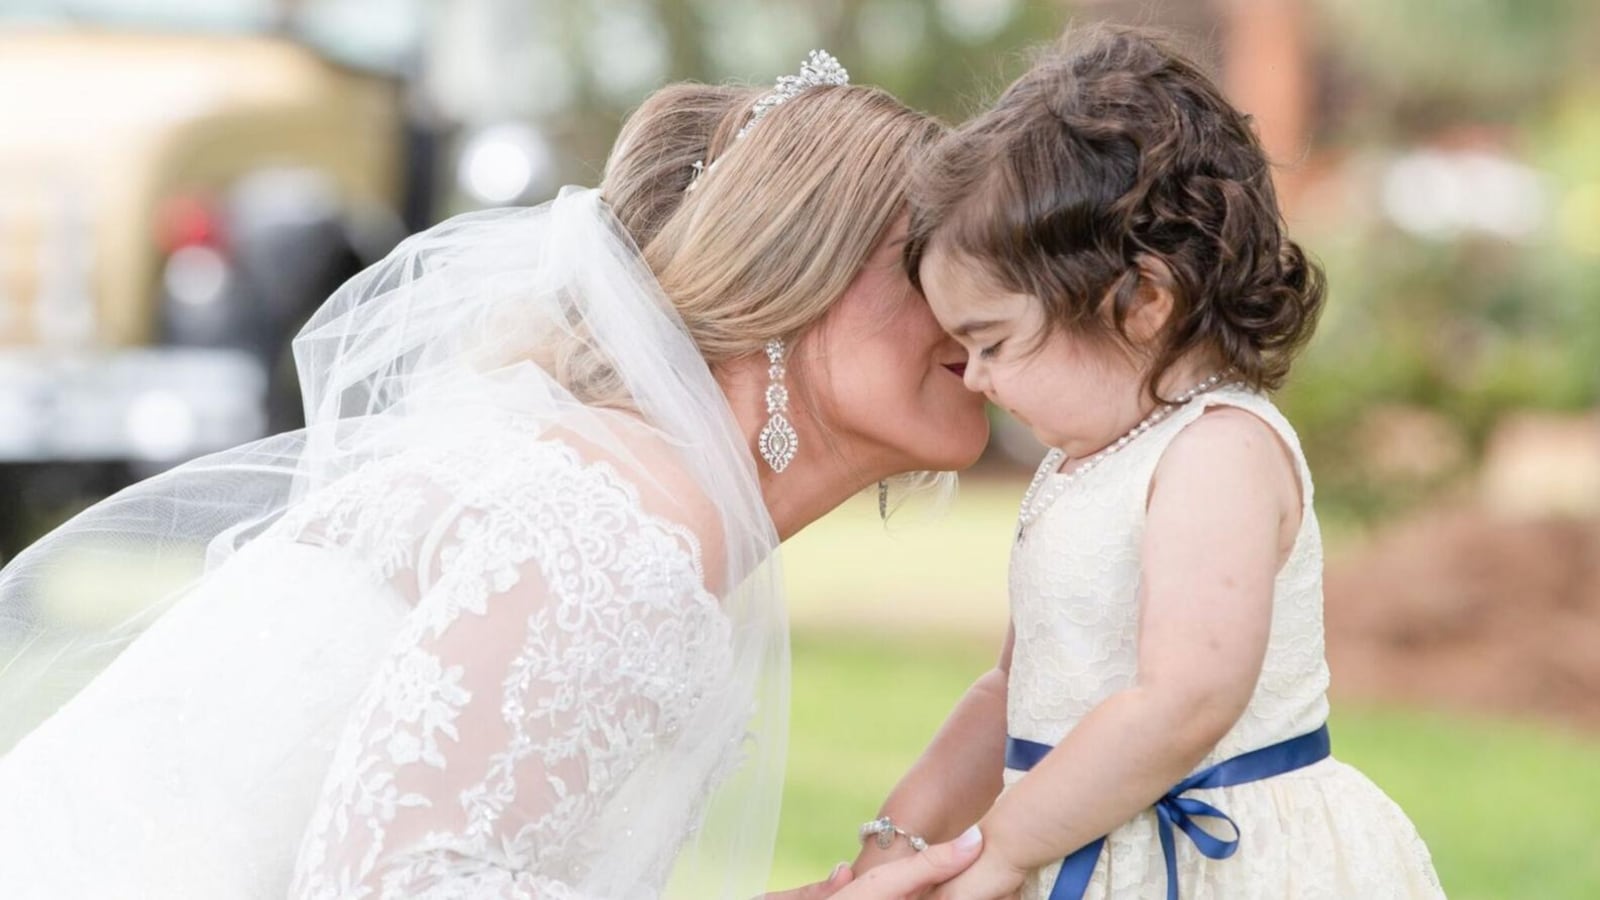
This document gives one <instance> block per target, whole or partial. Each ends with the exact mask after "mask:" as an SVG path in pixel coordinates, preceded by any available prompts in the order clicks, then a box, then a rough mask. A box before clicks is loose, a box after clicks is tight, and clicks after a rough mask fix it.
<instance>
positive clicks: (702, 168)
mask: <svg viewBox="0 0 1600 900" xmlns="http://www.w3.org/2000/svg"><path fill="white" fill-rule="evenodd" d="M849 83H850V73H849V71H847V70H846V69H845V67H844V66H842V65H840V64H839V61H838V60H837V59H834V58H833V54H831V53H829V52H828V51H826V50H813V51H811V53H810V54H808V55H807V56H806V59H805V62H803V63H801V64H800V74H798V75H783V76H780V77H779V78H778V83H777V85H776V86H774V87H773V89H772V90H770V91H768V92H766V93H765V94H762V95H761V99H759V100H757V101H756V105H755V107H754V108H753V109H752V110H751V112H750V121H748V122H746V123H744V127H743V128H740V129H739V131H738V133H737V134H735V135H734V136H733V139H734V141H739V140H741V139H742V138H743V137H744V136H745V135H747V134H749V133H750V129H752V128H754V127H756V123H757V122H760V121H761V120H762V119H764V118H766V116H767V113H769V112H772V111H773V110H774V109H777V108H778V107H780V106H782V105H783V104H785V103H788V102H789V101H790V100H793V99H794V98H796V97H798V96H800V95H801V94H803V93H805V92H806V91H807V90H808V89H810V88H814V87H825V86H828V85H846V84H849ZM718 162H721V158H720V157H719V158H717V159H714V160H712V161H711V164H710V165H707V164H706V161H705V160H703V159H697V160H695V161H694V166H693V167H692V168H693V169H694V175H693V176H692V177H691V178H690V179H689V186H688V187H687V188H685V190H690V191H692V190H694V186H695V185H696V184H699V183H700V179H701V177H702V176H704V175H705V174H706V173H707V172H710V171H711V170H712V169H714V168H716V167H717V163H718Z"/></svg>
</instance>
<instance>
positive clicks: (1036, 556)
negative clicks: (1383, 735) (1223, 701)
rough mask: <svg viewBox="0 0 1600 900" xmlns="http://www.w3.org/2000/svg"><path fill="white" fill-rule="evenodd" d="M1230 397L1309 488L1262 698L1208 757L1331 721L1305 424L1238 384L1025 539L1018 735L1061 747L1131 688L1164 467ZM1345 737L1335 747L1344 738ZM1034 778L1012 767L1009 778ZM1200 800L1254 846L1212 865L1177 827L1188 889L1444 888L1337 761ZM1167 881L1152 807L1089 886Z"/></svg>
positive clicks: (1413, 894) (1308, 898)
mask: <svg viewBox="0 0 1600 900" xmlns="http://www.w3.org/2000/svg"><path fill="white" fill-rule="evenodd" d="M1216 405H1228V406H1234V407H1238V408H1241V409H1244V410H1247V411H1249V412H1250V413H1253V414H1254V415H1256V416H1257V417H1259V418H1260V419H1262V420H1263V421H1265V422H1266V423H1267V424H1268V425H1270V426H1271V427H1272V428H1273V429H1274V430H1275V431H1277V433H1278V434H1279V435H1280V436H1281V437H1282V439H1283V441H1284V443H1285V444H1286V445H1287V446H1288V447H1289V448H1290V449H1291V450H1292V451H1293V453H1294V457H1295V461H1296V464H1297V468H1298V469H1299V472H1300V477H1301V479H1302V482H1303V485H1304V498H1305V513H1304V518H1303V519H1302V522H1301V525H1300V533H1299V535H1298V537H1297V539H1296V541H1295V543H1294V547H1293V550H1292V552H1291V553H1290V556H1289V558H1288V560H1287V562H1286V563H1285V564H1284V566H1283V568H1282V570H1281V571H1280V572H1279V573H1278V577H1277V581H1276V586H1275V591H1274V597H1273V617H1272V626H1271V632H1270V637H1269V640H1268V646H1267V651H1266V659H1265V662H1264V664H1263V666H1262V670H1261V677H1260V680H1259V682H1258V683H1257V685H1256V689H1255V693H1254V695H1253V696H1252V698H1251V700H1250V703H1249V706H1248V708H1247V709H1246V710H1245V712H1244V714H1243V715H1242V716H1241V717H1240V719H1239V721H1238V723H1237V724H1235V725H1234V727H1233V729H1232V730H1231V731H1230V732H1229V733H1228V734H1227V736H1226V737H1224V738H1223V739H1222V741H1221V743H1219V744H1218V745H1217V747H1216V748H1215V750H1213V752H1212V753H1211V754H1210V756H1208V757H1207V758H1206V760H1205V761H1204V762H1203V763H1202V764H1201V768H1205V767H1207V766H1211V765H1213V764H1215V763H1218V762H1221V761H1223V760H1227V759H1230V758H1232V757H1236V756H1238V755H1240V754H1242V753H1245V752H1248V751H1251V750H1256V749H1258V748H1262V747H1267V746H1269V745H1272V744H1276V743H1279V742H1281V741H1285V740H1288V739H1290V738H1295V737H1297V736H1300V735H1303V734H1306V733H1308V732H1312V731H1314V730H1316V729H1317V728H1318V727H1319V726H1321V725H1322V724H1323V723H1324V722H1325V721H1326V720H1327V715H1328V702H1327V698H1326V691H1327V687H1328V667H1327V663H1326V661H1325V659H1324V654H1323V628H1322V542H1321V536H1320V533H1319V531H1318V526H1317V520H1316V516H1315V514H1314V512H1313V511H1312V483H1311V475H1310V471H1309V470H1308V469H1307V467H1306V464H1305V460H1304V457H1303V455H1302V453H1301V450H1300V444H1299V441H1298V439H1297V437H1296V435H1295V433H1294V430H1293V429H1292V428H1291V427H1290V425H1289V423H1288V422H1287V421H1286V420H1285V419H1284V418H1283V416H1282V415H1281V414H1280V413H1279V412H1278V410H1277V409H1276V408H1275V407H1274V406H1273V405H1272V403H1271V402H1270V401H1269V400H1267V399H1266V398H1265V397H1263V396H1261V395H1259V394H1257V393H1254V392H1250V391H1247V390H1243V389H1239V388H1235V387H1226V388H1222V389H1219V390H1215V391H1212V392H1210V393H1208V394H1204V395H1202V396H1200V397H1199V398H1197V399H1195V400H1193V401H1191V402H1190V403H1188V404H1187V405H1185V406H1183V407H1181V408H1179V409H1177V410H1175V411H1174V412H1173V413H1172V414H1171V415H1170V416H1168V417H1167V418H1166V419H1164V420H1162V421H1161V422H1159V423H1158V424H1156V425H1155V426H1154V427H1153V428H1151V430H1150V431H1149V432H1147V433H1145V434H1144V435H1142V436H1141V437H1140V438H1138V439H1136V440H1134V441H1132V442H1130V443H1129V444H1128V445H1127V446H1126V447H1125V448H1124V449H1123V450H1121V451H1120V452H1118V453H1116V454H1113V455H1112V456H1110V457H1108V458H1107V459H1106V460H1105V461H1104V462H1102V463H1101V464H1100V465H1099V466H1097V467H1096V468H1094V469H1093V470H1091V471H1089V472H1087V473H1085V474H1084V475H1083V477H1082V478H1080V479H1079V480H1078V481H1077V482H1076V483H1074V484H1073V485H1071V487H1070V488H1068V489H1067V491H1066V493H1065V494H1063V495H1062V496H1061V497H1060V498H1059V499H1058V500H1057V501H1056V502H1055V503H1054V505H1052V506H1051V507H1050V508H1048V509H1047V510H1045V511H1044V512H1043V513H1042V514H1041V515H1040V517H1039V518H1038V519H1037V520H1036V521H1034V522H1033V523H1032V524H1031V525H1030V526H1029V528H1028V531H1027V535H1026V538H1025V539H1024V540H1023V541H1022V542H1020V543H1019V544H1018V546H1017V547H1016V548H1015V549H1014V551H1013V554H1012V560H1011V576H1010V589H1011V615H1012V621H1013V624H1014V626H1015V628H1016V645H1015V650H1014V656H1013V660H1012V665H1011V677H1010V684H1009V690H1008V709H1007V719H1008V725H1009V731H1010V734H1011V735H1012V736H1013V737H1016V738H1021V739H1024V740H1029V741H1036V742H1039V743H1043V744H1048V745H1052V746H1053V745H1056V744H1058V743H1060V742H1061V741H1062V739H1064V738H1065V737H1066V735H1067V734H1068V733H1069V732H1070V731H1072V729H1073V727H1074V726H1076V725H1077V724H1078V722H1079V721H1080V720H1082V719H1083V717H1084V716H1085V715H1087V714H1088V713H1089V711H1090V710H1092V709H1093V708H1094V707H1095V706H1096V705H1098V704H1099V703H1100V702H1101V701H1103V700H1105V699H1106V698H1108V697H1109V696H1111V695H1112V694H1113V693H1115V692H1117V691H1119V690H1122V689H1125V688H1128V687H1130V686H1132V685H1133V683H1134V680H1135V674H1136V670H1137V661H1138V647H1137V640H1138V617H1139V610H1138V600H1137V598H1138V595H1139V584H1140V560H1139V546H1140V540H1141V532H1142V530H1143V527H1144V516H1145V505H1146V498H1147V496H1148V491H1149V487H1150V483H1151V478H1152V476H1153V475H1154V473H1155V470H1156V466H1157V463H1158V462H1159V461H1160V459H1161V457H1162V454H1163V453H1164V452H1165V450H1166V448H1167V446H1168V445H1169V444H1170V443H1171V442H1172V440H1173V438H1174V437H1176V436H1177V434H1178V433H1179V432H1180V431H1181V430H1182V429H1183V428H1184V427H1185V426H1186V425H1189V424H1190V423H1192V422H1194V421H1195V420H1196V419H1198V418H1199V417H1200V415H1201V414H1202V413H1203V412H1204V411H1205V410H1206V409H1207V408H1209V407H1211V406H1216ZM1050 477H1052V478H1059V477H1064V476H1061V475H1052V476H1050ZM1333 742H1334V746H1335V747H1337V744H1338V735H1337V734H1334V736H1333ZM1022 777H1023V773H1022V772H1019V771H1015V770H1011V769H1008V770H1007V771H1006V784H1007V786H1008V788H1009V787H1010V786H1011V785H1014V784H1016V782H1017V781H1019V780H1020V779H1021V778H1022ZM1189 795H1190V796H1193V797H1195V798H1197V799H1200V800H1202V801H1204V802H1207V803H1210V804H1212V805H1214V806H1216V807H1218V808H1220V809H1222V810H1223V811H1225V812H1226V813H1227V814H1228V815H1229V816H1230V817H1231V818H1232V819H1233V820H1234V822H1236V823H1237V825H1238V829H1239V832H1240V844H1239V848H1238V851H1237V853H1235V855H1234V856H1233V857H1232V858H1229V859H1222V860H1212V859H1208V858H1206V857H1205V856H1203V855H1201V854H1200V853H1199V852H1198V851H1197V849H1196V848H1195V846H1194V844H1192V843H1191V842H1190V841H1189V840H1188V839H1186V838H1185V837H1184V836H1183V835H1182V834H1181V833H1179V834H1178V835H1177V837H1176V845H1177V866H1178V872H1179V883H1180V887H1181V896H1182V898H1183V900H1284V898H1297V900H1318V898H1327V900H1385V898H1395V900H1398V898H1432V897H1441V896H1443V892H1442V890H1441V888H1440V885H1439V881H1438V876H1437V875H1436V874H1435V873H1434V870H1433V866H1432V863H1431V861H1430V857H1429V854H1428V850H1427V848H1426V846H1425V845H1424V844H1423V842H1422V840H1421V838H1420V837H1419V836H1418V834H1417V832H1416V830H1415V828H1414V827H1413V826H1412V824H1411V822H1410V821H1409V820H1408V819H1407V818H1406V816H1405V814H1404V813H1403V812H1402V811H1401V810H1400V808H1399V807H1398V806H1396V805H1395V804H1394V802H1393V801H1391V800H1390V799H1389V798H1388V797H1387V796H1385V795H1384V793H1383V792H1382V791H1381V790H1380V789H1379V788H1378V787H1377V786H1375V785H1374V784H1373V783H1372V782H1371V781H1369V780H1367V778H1366V777H1365V776H1363V775H1362V774H1361V773H1359V772H1358V771H1356V770H1355V769H1353V768H1351V767H1350V766H1347V765H1345V764H1344V763H1342V762H1339V761H1338V760H1337V759H1335V758H1332V757H1329V758H1327V759H1323V760H1322V761H1320V762H1317V763H1314V764H1312V765H1310V766H1308V767H1306V768H1302V769H1299V770H1297V771H1293V772H1289V773H1287V774H1283V775H1278V776H1275V777H1271V778H1268V779H1265V780H1262V781H1257V782H1253V783H1249V784H1241V785H1238V786H1236V787H1229V788H1214V789H1208V790H1194V791H1192V792H1190V794H1189ZM1201 824H1202V826H1203V827H1210V826H1211V825H1212V824H1213V823H1212V822H1209V821H1206V820H1201ZM1221 833H1222V834H1224V835H1225V834H1226V831H1225V830H1223V831H1222V832H1221ZM1059 869H1060V864H1059V863H1055V864H1052V865H1050V866H1047V867H1045V868H1043V869H1040V870H1038V871H1036V872H1034V873H1032V874H1031V875H1030V877H1029V879H1028V881H1027V882H1026V885H1025V887H1024V889H1023V893H1022V896H1023V898H1024V900H1044V898H1046V897H1048V896H1049V893H1050V890H1051V887H1052V885H1054V883H1055V881H1056V875H1057V872H1058V870H1059ZM1166 885H1167V874H1166V866H1165V863H1164V860H1163V856H1162V850H1161V845H1160V842H1159V840H1158V834H1157V817H1156V814H1155V812H1154V811H1153V810H1146V811H1144V812H1141V813H1140V814H1139V815H1138V816H1136V817H1135V818H1134V819H1133V820H1132V821H1130V822H1129V823H1128V824H1126V825H1124V826H1122V827H1121V828H1118V829H1117V830H1116V831H1115V832H1113V833H1112V834H1111V835H1110V836H1109V838H1108V840H1107V841H1106V844H1105V847H1104V848H1103V850H1102V852H1101V854H1100V858H1099V861H1098V863H1097V865H1096V867H1095V870H1094V874H1093V877H1092V878H1091V880H1090V882H1089V886H1088V890H1087V893H1086V894H1085V897H1086V900H1109V898H1116V900H1135V898H1141V900H1142V898H1159V897H1164V896H1166Z"/></svg>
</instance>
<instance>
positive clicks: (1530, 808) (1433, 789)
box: [772, 630, 1600, 900]
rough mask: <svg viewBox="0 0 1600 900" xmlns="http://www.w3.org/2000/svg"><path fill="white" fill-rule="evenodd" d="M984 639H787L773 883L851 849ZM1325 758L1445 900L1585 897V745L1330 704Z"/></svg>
mask: <svg viewBox="0 0 1600 900" xmlns="http://www.w3.org/2000/svg"><path fill="white" fill-rule="evenodd" d="M994 650H995V648H993V647H991V646H989V643H988V642H978V641H973V640H956V639H951V638H947V637H942V638H941V637H935V638H921V639H916V640H905V639H890V638H886V637H883V636H881V635H872V634H864V633H863V634H856V635H854V636H851V635H845V634H841V633H840V632H838V631H832V632H826V633H817V632H815V631H814V630H813V631H801V632H800V633H799V634H797V636H796V639H795V642H794V707H793V709H794V715H793V728H792V730H791V735H790V753H789V770H788V783H787V787H786V790H785V794H784V811H783V821H782V825H781V828H780V830H779V836H778V851H777V859H776V865H775V866H774V871H773V880H772V883H773V885H774V886H794V885H797V884H801V883H806V882H810V881H815V880H817V879H819V878H822V877H824V876H825V875H826V873H827V872H828V870H829V869H830V868H831V867H832V866H833V864H834V863H836V862H838V861H840V860H844V859H850V858H852V857H853V856H854V855H855V848H856V842H855V839H854V832H855V828H856V826H857V825H858V824H859V823H861V822H863V821H865V820H866V819H868V818H870V817H871V816H872V815H873V814H874V813H875V811H876V809H877V806H878V803H879V802H880V801H881V799H882V798H883V796H884V794H885V793H886V792H887V791H888V790H889V788H890V787H891V786H892V785H893V783H894V781H895V780H896V779H897V778H898V777H899V776H900V774H901V773H902V772H904V770H905V768H906V767H907V766H908V765H910V763H911V761H912V760H913V759H915V758H916V756H917V754H918V753H920V752H921V750H922V747H923V746H924V744H925V743H926V742H927V740H928V738H930V737H931V736H932V734H933V732H934V730H935V729H936V728H937V727H938V724H939V722H940V721H941V720H942V719H943V717H944V715H945V713H946V712H948V710H949V708H950V706H951V705H952V704H953V703H954V702H955V700H956V698H957V697H958V696H959V695H960V693H961V692H962V691H963V690H965V689H966V686H967V684H968V683H970V682H971V680H972V679H973V678H975V677H977V675H978V674H979V673H981V672H982V671H983V670H984V669H986V668H987V667H989V666H990V665H992V664H993V661H994ZM1332 728H1333V740H1334V752H1335V753H1336V754H1337V755H1338V756H1339V758H1341V759H1343V760H1344V761H1345V762H1348V763H1351V764H1352V765H1355V766H1357V767H1358V768H1360V769H1361V770H1362V771H1364V772H1365V773H1366V774H1367V775H1368V776H1369V777H1371V778H1372V779H1373V780H1374V781H1376V782H1377V783H1378V784H1379V785H1380V786H1381V787H1382V788H1383V789H1384V790H1385V791H1387V792H1388V793H1389V795H1390V796H1391V797H1393V798H1394V799H1395V801H1396V802H1398V803H1399V804H1400V805H1401V806H1402V807H1403V808H1404V809H1405V810H1406V812H1407V813H1408V814H1410V816H1411V817H1412V820H1413V821H1415V822H1416V824H1417V828H1418V829H1419V830H1420V831H1421V832H1422V835H1423V837H1424V838H1425V839H1426V840H1427V842H1428V844H1429V847H1430V848H1431V849H1432V851H1433V854H1434V862H1435V864H1436V865H1437V867H1438V869H1439V874H1440V877H1441V878H1442V879H1443V881H1444V885H1445V889H1446V891H1447V892H1448V893H1449V895H1450V896H1451V897H1452V898H1455V900H1490V898H1494V900H1506V898H1540V900H1563V898H1572V900H1578V898H1583V900H1592V898H1595V897H1600V853H1597V849H1600V737H1589V738H1582V737H1577V736H1570V735H1565V734H1562V733H1559V732H1557V731H1554V730H1552V729H1548V728H1543V727H1538V726H1533V725H1525V724H1516V723H1508V722H1504V721H1497V720H1484V719H1470V718H1462V717H1459V716H1445V715H1439V714H1433V713H1419V712H1414V711H1404V710H1395V709H1366V708H1350V707H1341V708H1340V709H1338V710H1337V711H1336V712H1335V714H1334V717H1333V722H1332Z"/></svg>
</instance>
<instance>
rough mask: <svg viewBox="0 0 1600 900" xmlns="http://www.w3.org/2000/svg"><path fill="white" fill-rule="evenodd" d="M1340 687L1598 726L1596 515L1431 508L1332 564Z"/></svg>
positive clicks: (1352, 692) (1331, 646) (1351, 693)
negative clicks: (1538, 516)
mask: <svg viewBox="0 0 1600 900" xmlns="http://www.w3.org/2000/svg"><path fill="white" fill-rule="evenodd" d="M1326 595H1327V607H1326V609H1327V612H1326V616H1327V626H1328V659H1329V664H1330V666H1331V667H1332V669H1333V683H1334V691H1335V692H1336V693H1337V694H1338V695H1339V696H1342V697H1355V698H1366V699H1378V700H1400V701H1404V702H1413V703H1426V704H1428V705H1431V706H1447V707H1452V708H1456V709H1466V710H1471V711H1475V712H1492V713H1505V714H1513V715H1521V716H1532V717H1536V718H1541V719H1550V720H1555V721H1559V722H1562V723H1566V724H1569V725H1576V726H1578V727H1581V728H1585V729H1600V521H1592V520H1572V519H1566V520H1561V519H1547V520H1540V521H1529V520H1510V519H1503V518H1496V517H1493V516H1491V515H1489V514H1487V513H1484V512H1481V511H1476V510H1470V509H1456V510H1448V511H1438V512H1431V513H1428V514H1426V515H1424V516H1421V517H1418V518H1416V519H1413V520H1410V521H1408V522H1405V523H1402V524H1399V525H1396V526H1392V527H1390V528H1388V529H1386V530H1385V531H1383V532H1381V533H1380V534H1379V535H1378V536H1377V538H1376V539H1375V540H1373V541H1372V542H1371V543H1370V544H1369V545H1368V546H1366V547H1365V548H1363V549H1360V550H1355V551H1352V552H1350V553H1348V554H1346V555H1345V556H1344V557H1343V558H1342V559H1339V560H1337V561H1335V562H1333V563H1331V564H1330V565H1329V570H1328V573H1327V580H1326Z"/></svg>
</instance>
